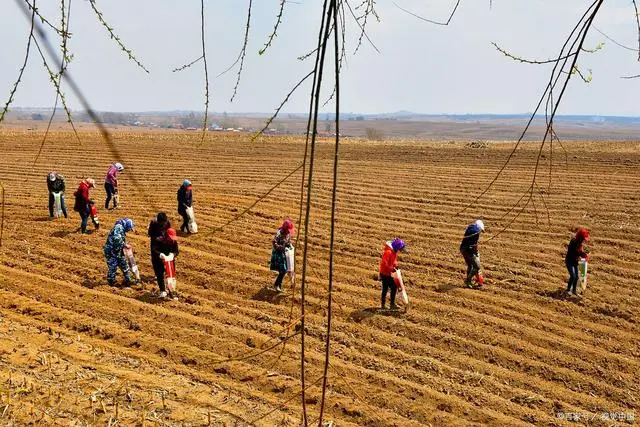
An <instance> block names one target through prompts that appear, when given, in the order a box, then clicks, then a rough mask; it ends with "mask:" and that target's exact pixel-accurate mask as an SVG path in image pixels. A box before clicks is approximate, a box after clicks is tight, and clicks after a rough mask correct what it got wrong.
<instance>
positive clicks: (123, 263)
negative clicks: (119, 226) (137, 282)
mask: <svg viewBox="0 0 640 427" xmlns="http://www.w3.org/2000/svg"><path fill="white" fill-rule="evenodd" d="M115 258H116V260H117V262H118V266H119V267H120V270H122V275H123V276H124V281H125V284H127V285H130V284H131V283H133V280H131V267H130V266H129V263H128V262H127V259H126V258H125V256H124V253H123V252H122V251H120V253H118V254H117V255H116V257H115Z"/></svg>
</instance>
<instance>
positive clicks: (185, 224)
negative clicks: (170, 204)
mask: <svg viewBox="0 0 640 427" xmlns="http://www.w3.org/2000/svg"><path fill="white" fill-rule="evenodd" d="M180 215H182V226H180V230H183V231H184V232H185V233H188V232H189V215H187V213H186V212H183V213H181V214H180Z"/></svg>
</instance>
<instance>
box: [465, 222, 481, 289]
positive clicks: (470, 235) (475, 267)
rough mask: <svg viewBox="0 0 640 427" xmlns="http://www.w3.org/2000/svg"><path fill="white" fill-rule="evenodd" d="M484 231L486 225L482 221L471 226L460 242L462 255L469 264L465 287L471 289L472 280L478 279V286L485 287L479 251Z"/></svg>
mask: <svg viewBox="0 0 640 427" xmlns="http://www.w3.org/2000/svg"><path fill="white" fill-rule="evenodd" d="M483 231H484V223H483V222H482V220H481V219H478V220H476V221H474V222H473V223H472V224H469V225H468V226H467V228H466V229H465V231H464V237H463V238H462V242H460V253H461V254H462V256H463V257H464V262H465V263H466V264H467V276H466V277H465V279H464V283H465V285H467V287H469V288H470V287H471V286H472V285H471V280H472V279H473V277H474V276H475V277H476V281H477V282H478V286H480V287H482V285H484V277H482V275H481V274H480V269H481V266H480V253H479V251H478V240H480V233H482V232H483Z"/></svg>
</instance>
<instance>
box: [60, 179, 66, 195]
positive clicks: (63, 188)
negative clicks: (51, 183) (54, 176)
mask: <svg viewBox="0 0 640 427" xmlns="http://www.w3.org/2000/svg"><path fill="white" fill-rule="evenodd" d="M60 181H61V182H62V192H63V193H64V192H65V190H66V189H67V186H66V185H65V183H64V177H63V176H61V177H60Z"/></svg>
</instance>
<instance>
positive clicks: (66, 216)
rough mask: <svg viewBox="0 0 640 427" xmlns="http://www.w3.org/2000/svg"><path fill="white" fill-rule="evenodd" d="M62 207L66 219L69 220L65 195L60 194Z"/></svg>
mask: <svg viewBox="0 0 640 427" xmlns="http://www.w3.org/2000/svg"><path fill="white" fill-rule="evenodd" d="M60 207H61V208H62V214H63V215H64V217H65V218H69V215H67V205H66V204H65V203H64V193H60Z"/></svg>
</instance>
